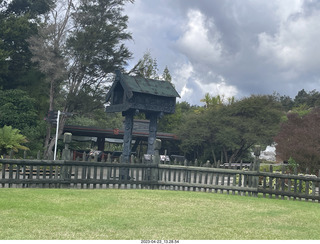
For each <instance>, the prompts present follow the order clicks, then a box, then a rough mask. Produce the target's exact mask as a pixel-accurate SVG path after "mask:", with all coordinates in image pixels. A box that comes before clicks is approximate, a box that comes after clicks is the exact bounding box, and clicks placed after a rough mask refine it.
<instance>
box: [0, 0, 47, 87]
mask: <svg viewBox="0 0 320 244" xmlns="http://www.w3.org/2000/svg"><path fill="white" fill-rule="evenodd" d="M50 2H51V1H50V0H37V1H31V0H27V1H24V0H13V1H8V2H7V1H1V2H0V40H1V41H0V64H1V68H0V82H1V83H0V87H2V88H3V89H15V88H21V87H27V86H30V81H29V80H27V79H26V77H28V73H29V72H35V70H34V68H35V66H34V65H33V64H32V62H31V57H32V54H31V52H30V50H29V48H28V42H27V39H28V38H29V37H30V36H32V35H35V34H36V33H37V26H38V24H39V23H40V19H41V18H40V16H42V15H43V14H44V13H45V12H47V11H48V10H49V8H50V4H51V3H50ZM31 83H32V82H31Z"/></svg>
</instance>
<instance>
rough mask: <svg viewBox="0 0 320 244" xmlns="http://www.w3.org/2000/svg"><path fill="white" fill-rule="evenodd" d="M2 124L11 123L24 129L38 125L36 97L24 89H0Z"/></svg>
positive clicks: (0, 122)
mask: <svg viewBox="0 0 320 244" xmlns="http://www.w3.org/2000/svg"><path fill="white" fill-rule="evenodd" d="M0 97H1V100H0V114H1V116H0V126H1V127H2V126H4V125H11V126H13V127H14V128H18V129H20V130H23V129H24V128H26V127H33V126H36V125H37V120H38V115H37V110H36V109H35V103H36V101H35V99H33V98H31V97H30V96H29V95H28V94H27V92H25V91H22V90H18V89H15V90H5V91H2V90H0Z"/></svg>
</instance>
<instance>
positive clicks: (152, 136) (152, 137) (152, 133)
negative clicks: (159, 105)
mask: <svg viewBox="0 0 320 244" xmlns="http://www.w3.org/2000/svg"><path fill="white" fill-rule="evenodd" d="M158 114H159V113H149V114H148V117H149V120H150V124H149V137H148V149H147V154H151V155H154V144H155V142H156V139H157V119H158Z"/></svg>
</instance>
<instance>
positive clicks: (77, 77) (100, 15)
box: [33, 0, 131, 156]
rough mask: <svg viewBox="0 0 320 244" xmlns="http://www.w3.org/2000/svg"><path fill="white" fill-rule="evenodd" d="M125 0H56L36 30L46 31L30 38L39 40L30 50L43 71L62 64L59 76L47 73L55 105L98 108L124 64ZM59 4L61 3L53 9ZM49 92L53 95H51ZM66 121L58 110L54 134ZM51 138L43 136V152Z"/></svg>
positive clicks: (63, 108)
mask: <svg viewBox="0 0 320 244" xmlns="http://www.w3.org/2000/svg"><path fill="white" fill-rule="evenodd" d="M126 2H128V1H127V0H111V1H102V0H80V1H73V0H67V1H66V2H65V5H61V2H59V3H58V2H56V9H54V10H53V11H52V13H53V18H51V19H50V21H51V22H50V21H48V22H47V23H46V24H45V25H44V26H43V31H42V32H40V33H44V34H45V35H43V36H38V37H36V41H34V42H33V44H35V46H38V48H34V49H33V54H34V55H35V59H37V60H36V61H37V62H38V63H39V64H40V66H42V67H43V69H42V72H44V73H45V74H46V76H47V77H50V73H52V71H54V70H59V67H64V69H62V70H64V72H62V73H61V75H59V77H57V78H56V79H55V80H52V79H51V82H52V83H53V88H51V90H53V91H54V90H55V91H56V92H52V93H51V92H50V98H52V99H53V98H55V101H52V102H50V104H52V107H53V106H54V108H55V109H56V110H57V108H60V110H61V111H63V112H74V111H77V112H78V111H79V112H82V113H86V112H88V113H90V112H92V111H94V110H95V109H97V108H100V109H103V103H104V102H105V101H104V97H105V94H106V92H107V90H108V87H109V86H110V82H111V81H112V80H113V72H114V70H116V69H123V66H124V65H126V62H127V60H128V59H129V58H130V57H131V53H130V52H129V50H128V49H127V48H126V47H125V45H124V44H123V42H124V41H126V40H130V39H131V34H130V33H128V32H127V30H126V29H127V21H128V17H127V16H126V15H123V14H122V12H123V6H124V4H125V3H126ZM61 6H65V7H66V9H64V10H63V11H58V8H60V7H61ZM59 14H60V15H59ZM61 14H62V16H61ZM55 16H56V17H55ZM50 30H51V31H50ZM37 40H38V41H37ZM37 49H38V50H44V51H43V52H42V54H43V53H48V54H49V55H51V56H52V57H54V58H56V60H58V61H60V62H50V60H48V59H47V57H48V56H46V55H42V54H41V53H37V52H36V50H37ZM53 93H54V94H55V95H54V96H51V94H53ZM58 95H59V96H58ZM65 121H66V118H65V117H64V116H62V118H61V121H60V127H59V128H60V131H59V134H61V133H62V129H63V126H64V124H65ZM47 138H48V137H47ZM54 143H55V140H54V138H53V140H51V141H50V142H48V146H47V150H46V153H45V156H47V155H48V153H49V152H51V151H52V148H53V146H54Z"/></svg>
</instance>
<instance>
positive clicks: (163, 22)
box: [125, 0, 320, 105]
mask: <svg viewBox="0 0 320 244" xmlns="http://www.w3.org/2000/svg"><path fill="white" fill-rule="evenodd" d="M125 14H127V15H128V16H129V26H128V27H129V31H130V32H131V33H132V36H133V41H130V42H129V43H127V46H128V48H129V49H130V50H131V51H132V52H133V54H134V59H132V60H131V61H130V65H129V67H128V69H130V67H132V66H133V65H134V64H136V63H137V61H138V60H139V59H140V58H141V57H142V56H143V54H144V53H145V52H146V51H147V50H149V51H150V52H151V55H152V57H153V58H156V59H157V61H158V67H159V70H160V73H162V71H163V69H164V68H165V66H168V68H169V70H170V73H171V75H172V82H173V83H174V85H175V87H176V89H177V91H178V92H179V94H180V96H181V99H179V100H180V101H187V102H189V103H190V104H197V105H203V103H201V102H200V99H202V98H203V97H204V94H205V93H209V94H210V95H213V96H215V95H218V94H220V95H224V96H225V97H229V96H235V97H236V98H242V97H245V96H250V95H251V94H272V93H273V92H277V93H279V94H280V95H288V96H290V97H292V98H294V97H295V95H297V93H298V91H300V90H301V89H305V90H306V91H311V90H313V89H316V90H317V91H320V1H319V0H314V1H312V0H305V1H303V0H277V1H276V0H268V1H262V0H223V1H222V0H135V3H134V4H128V5H127V6H126V8H125Z"/></svg>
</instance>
